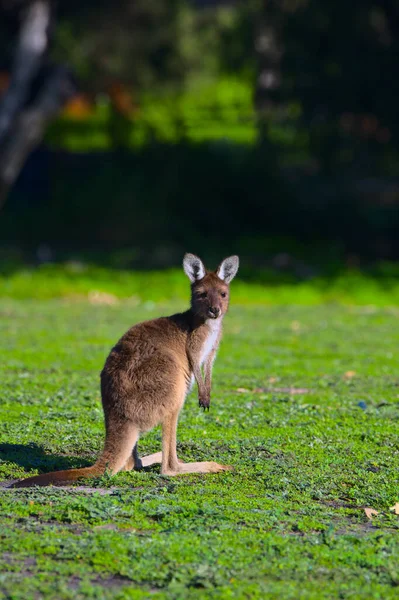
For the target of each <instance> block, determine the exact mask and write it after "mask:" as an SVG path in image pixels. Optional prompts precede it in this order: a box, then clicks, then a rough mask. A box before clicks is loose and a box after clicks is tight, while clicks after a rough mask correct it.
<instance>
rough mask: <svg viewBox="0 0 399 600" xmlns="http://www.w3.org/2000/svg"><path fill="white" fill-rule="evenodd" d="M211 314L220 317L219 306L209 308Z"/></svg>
mask: <svg viewBox="0 0 399 600" xmlns="http://www.w3.org/2000/svg"><path fill="white" fill-rule="evenodd" d="M209 312H210V313H212V314H213V315H215V317H218V316H219V315H220V308H218V307H217V306H211V307H210V308H209Z"/></svg>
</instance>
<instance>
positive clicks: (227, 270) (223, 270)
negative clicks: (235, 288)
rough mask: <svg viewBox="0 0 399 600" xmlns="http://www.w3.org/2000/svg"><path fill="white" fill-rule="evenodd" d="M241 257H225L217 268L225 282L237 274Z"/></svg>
mask: <svg viewBox="0 0 399 600" xmlns="http://www.w3.org/2000/svg"><path fill="white" fill-rule="evenodd" d="M238 265H239V259H238V256H229V257H228V258H225V259H224V260H223V261H222V262H221V263H220V265H219V266H218V268H217V270H216V275H217V276H218V277H219V279H222V280H223V281H224V282H225V283H230V281H231V280H232V279H233V278H234V277H235V276H236V274H237V271H238Z"/></svg>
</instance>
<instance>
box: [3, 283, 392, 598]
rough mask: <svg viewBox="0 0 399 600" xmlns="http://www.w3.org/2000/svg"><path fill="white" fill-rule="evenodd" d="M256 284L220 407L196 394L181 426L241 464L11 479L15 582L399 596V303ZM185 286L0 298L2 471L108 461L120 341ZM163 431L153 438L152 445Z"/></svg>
mask: <svg viewBox="0 0 399 600" xmlns="http://www.w3.org/2000/svg"><path fill="white" fill-rule="evenodd" d="M180 277H181V279H182V285H183V284H184V277H183V276H181V275H180ZM132 281H134V279H132ZM151 281H152V280H151V279H150V280H149V289H150V290H151V289H152V287H151V286H152V283H151ZM110 285H111V284H110ZM114 285H115V288H112V289H111V290H108V291H112V290H113V291H114V292H115V291H116V287H117V283H114ZM123 285H125V284H123ZM2 286H3V287H1V289H2V292H1V295H2V296H4V295H5V294H4V285H3V284H2ZM176 286H180V282H179V283H177V276H176ZM13 289H14V291H15V288H13ZM124 289H125V288H124ZM154 289H155V283H154ZM159 289H160V288H159ZM179 289H180V288H179ZM186 289H187V288H186ZM243 289H244V284H239V283H238V282H237V285H236V284H235V283H234V284H233V305H232V308H231V311H230V314H229V315H228V317H227V318H226V324H225V337H224V340H223V343H222V347H221V350H220V352H219V356H218V359H217V361H216V365H215V375H214V389H213V398H212V405H211V410H210V412H209V413H203V412H202V411H200V410H199V408H198V404H197V399H196V395H195V392H193V393H192V394H191V395H190V396H189V398H188V399H187V402H186V405H185V407H184V409H183V411H182V414H181V418H180V423H179V429H178V451H179V455H180V457H181V458H183V459H185V460H216V461H220V462H223V463H227V464H232V465H233V466H234V471H233V472H231V473H230V472H228V473H222V474H219V475H208V476H205V475H197V476H195V475H189V476H182V477H179V478H173V479H168V478H166V477H162V476H161V475H160V474H159V468H157V467H153V468H151V469H150V470H149V471H147V472H140V473H136V472H133V473H121V474H118V475H116V476H115V477H109V476H107V475H105V476H104V477H102V478H99V479H96V480H94V481H93V480H92V481H90V482H87V483H86V484H84V485H80V486H78V487H76V488H70V489H65V488H62V489H57V488H40V489H27V490H24V489H20V490H11V489H2V488H0V518H1V527H0V598H7V599H8V598H9V599H12V600H19V599H21V600H30V599H31V598H32V599H36V598H46V599H49V598H54V599H57V600H63V599H69V598H70V599H72V598H73V599H80V598H99V599H108V598H109V599H111V598H112V599H117V600H118V599H124V598H126V599H128V598H132V599H136V598H137V599H138V598H142V599H144V598H145V599H147V598H156V599H158V598H159V599H161V598H162V599H164V598H165V599H176V598H177V599H182V600H185V599H191V598H192V599H197V598H204V599H208V598H209V599H214V598H215V599H219V598H220V599H229V598H232V599H233V598H234V599H236V598H251V599H252V598H256V599H264V598H271V599H274V598H284V599H293V600H294V599H295V600H296V599H297V598H306V599H308V598H309V599H315V600H316V599H320V598H328V599H330V598H345V599H346V598H348V599H357V598H365V599H366V598H367V599H370V598H376V599H377V598H379V599H386V598H397V594H398V591H397V586H398V585H399V567H398V560H397V556H398V552H399V517H398V516H395V515H393V514H392V513H391V512H390V510H389V507H391V506H392V505H393V504H394V503H395V502H396V501H398V500H399V486H398V449H399V442H398V419H399V375H398V369H397V348H398V347H399V328H398V326H397V319H398V312H397V311H396V310H395V309H392V308H384V307H381V308H378V306H377V305H378V304H379V302H378V301H377V299H376V296H375V297H374V299H375V302H374V304H375V306H373V307H370V306H367V307H362V306H338V305H332V304H330V305H327V304H320V305H318V306H312V307H311V308H310V307H307V306H299V305H294V304H291V305H279V306H277V305H266V304H265V305H263V306H261V305H256V304H252V305H251V304H248V305H246V306H244V305H242V304H240V303H239V302H238V300H237V297H239V299H240V300H241V299H242V294H243V292H242V290H243ZM247 289H248V290H249V286H248V288H247ZM276 289H277V293H278V288H276ZM80 291H81V290H80ZM240 294H241V295H240ZM22 295H23V294H22ZM38 295H39V296H40V295H41V294H40V292H38ZM165 295H166V292H165ZM171 295H173V294H171ZM121 296H123V294H121ZM179 296H180V292H179V293H176V300H174V301H173V302H170V303H169V304H166V303H165V302H163V303H159V302H158V300H162V297H158V296H156V295H155V294H154V299H153V300H152V301H151V302H147V303H145V302H142V303H135V302H129V301H123V302H120V303H119V304H115V305H112V306H105V305H96V304H90V303H88V302H80V301H77V302H70V301H66V300H65V299H58V300H54V299H53V300H15V299H7V298H5V297H3V298H2V299H1V300H0V349H1V356H2V360H1V362H0V381H1V393H0V422H1V430H0V431H1V434H0V457H1V462H0V477H1V479H2V480H4V481H8V480H11V479H16V478H19V477H24V476H27V475H28V474H35V473H39V472H45V471H49V470H52V469H61V468H68V467H73V466H80V465H82V466H83V465H87V464H91V463H92V462H93V461H94V459H95V457H96V456H97V454H98V452H99V450H100V448H101V445H102V440H103V422H102V411H101V408H100V396H99V371H100V370H101V368H102V365H103V362H104V359H105V357H106V355H107V353H108V351H109V349H110V347H111V346H112V344H113V343H114V342H115V341H116V340H117V339H118V337H119V336H120V335H121V334H122V333H123V332H124V331H125V330H126V329H127V328H128V327H129V326H130V325H131V324H133V323H135V322H138V321H139V320H142V319H146V318H152V317H155V316H158V315H160V314H168V313H170V312H172V311H176V310H180V309H182V308H184V306H185V303H184V302H182V301H181V300H179V299H178V298H179ZM254 296H255V293H254ZM147 297H149V299H150V300H151V294H148V296H147ZM143 298H144V292H143ZM271 300H272V298H271ZM295 300H296V298H295V296H294V297H292V302H295ZM381 303H382V302H381ZM291 388H292V389H291ZM290 389H291V392H292V391H294V392H297V393H291V392H290ZM160 441H161V437H160V431H159V430H158V429H156V430H154V431H152V432H150V433H148V434H146V435H145V436H143V438H142V440H141V444H140V452H141V454H144V453H149V452H155V451H158V450H159V449H160ZM364 507H373V508H375V509H376V510H378V511H379V515H378V516H376V517H374V519H373V520H372V521H369V520H368V519H367V518H366V516H365V513H364V510H363V509H364Z"/></svg>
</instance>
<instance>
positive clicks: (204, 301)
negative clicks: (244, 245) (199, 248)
mask: <svg viewBox="0 0 399 600" xmlns="http://www.w3.org/2000/svg"><path fill="white" fill-rule="evenodd" d="M183 267H184V271H185V273H186V274H187V276H188V277H189V279H190V281H191V307H192V309H193V311H194V313H195V314H196V315H198V316H199V317H202V318H203V319H219V318H221V317H223V315H225V314H226V312H227V309H228V306H229V283H230V281H231V280H232V279H233V277H234V276H235V274H236V273H237V271H238V256H230V257H229V258H226V259H225V260H224V261H223V262H221V263H220V265H219V267H218V268H217V269H216V271H211V272H207V271H206V269H205V267H204V265H203V263H202V261H201V259H200V258H198V256H195V255H194V254H186V255H185V257H184V261H183Z"/></svg>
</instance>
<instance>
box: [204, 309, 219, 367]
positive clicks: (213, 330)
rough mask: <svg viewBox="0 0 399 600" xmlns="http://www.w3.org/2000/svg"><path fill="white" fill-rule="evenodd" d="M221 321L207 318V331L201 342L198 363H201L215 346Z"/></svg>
mask: <svg viewBox="0 0 399 600" xmlns="http://www.w3.org/2000/svg"><path fill="white" fill-rule="evenodd" d="M220 327H221V322H220V321H219V320H216V319H215V320H209V321H208V322H207V330H208V331H207V332H206V335H205V336H204V340H203V342H202V348H201V353H200V364H201V365H202V364H203V363H204V362H205V361H206V359H207V358H208V356H209V355H210V353H211V352H212V350H213V349H214V348H215V346H216V345H217V344H218V341H219V335H220Z"/></svg>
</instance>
